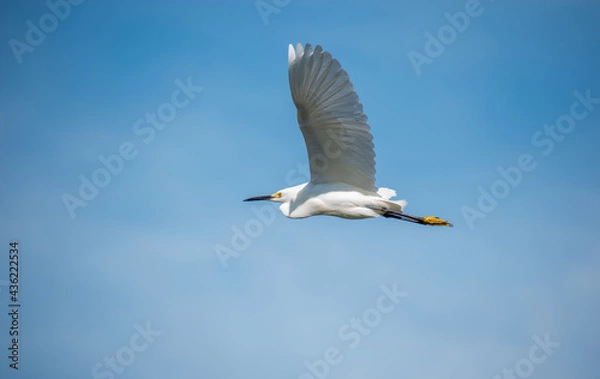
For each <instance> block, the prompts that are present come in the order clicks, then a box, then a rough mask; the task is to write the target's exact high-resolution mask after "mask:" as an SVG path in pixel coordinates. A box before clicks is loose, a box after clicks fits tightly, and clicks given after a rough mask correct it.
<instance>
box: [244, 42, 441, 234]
mask: <svg viewBox="0 0 600 379" xmlns="http://www.w3.org/2000/svg"><path fill="white" fill-rule="evenodd" d="M288 71H289V80H290V89H291V92H292V99H293V100H294V104H295V105H296V108H297V109H298V123H299V124H300V130H301V131H302V134H303V135H304V141H305V142H306V149H307V150H308V159H309V164H310V181H309V182H307V183H304V184H300V185H298V186H295V187H290V188H285V189H282V190H280V191H277V192H275V193H274V194H272V195H267V196H257V197H251V198H248V199H245V200H244V201H256V200H269V201H273V202H276V203H281V205H280V206H279V209H280V210H281V213H283V215H284V216H286V217H289V218H305V217H310V216H316V215H329V216H337V217H342V218H348V219H362V218H372V217H379V216H384V217H392V218H397V219H400V220H405V221H410V222H414V223H419V224H424V225H440V226H452V224H450V223H449V222H448V221H445V220H442V219H440V218H438V217H435V216H425V217H416V216H410V215H407V214H405V213H403V211H404V207H405V206H406V201H405V200H392V198H393V197H394V196H396V191H394V190H392V189H388V188H377V186H375V152H374V150H373V147H374V146H373V142H372V141H373V136H372V135H371V133H370V129H371V128H370V127H369V125H368V124H367V116H366V115H365V114H364V113H363V107H362V104H361V103H360V102H359V99H358V95H357V94H356V92H355V91H354V87H353V86H352V83H351V82H350V78H349V77H348V74H347V73H346V71H345V70H344V69H342V66H341V65H340V63H339V62H338V61H337V60H336V59H333V58H332V57H331V54H329V53H328V52H324V51H323V49H322V48H321V46H317V47H316V48H315V49H314V50H313V49H312V47H311V45H310V44H306V47H304V48H303V47H302V45H301V44H300V43H298V44H297V46H296V49H294V47H293V46H292V45H289V52H288Z"/></svg>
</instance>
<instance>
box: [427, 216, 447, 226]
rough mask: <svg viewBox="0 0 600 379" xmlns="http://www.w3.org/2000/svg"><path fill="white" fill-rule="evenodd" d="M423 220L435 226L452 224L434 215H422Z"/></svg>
mask: <svg viewBox="0 0 600 379" xmlns="http://www.w3.org/2000/svg"><path fill="white" fill-rule="evenodd" d="M423 221H424V222H425V223H426V224H427V225H437V226H450V227H451V226H452V224H451V223H449V222H448V221H446V220H442V219H441V218H439V217H435V216H424V217H423Z"/></svg>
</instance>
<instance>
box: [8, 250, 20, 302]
mask: <svg viewBox="0 0 600 379" xmlns="http://www.w3.org/2000/svg"><path fill="white" fill-rule="evenodd" d="M9 245H10V250H9V251H8V273H9V274H8V275H9V276H8V279H9V281H10V286H9V289H8V291H9V293H10V296H11V299H10V300H11V302H13V303H16V302H17V300H18V294H19V243H18V242H16V241H13V242H10V243H9Z"/></svg>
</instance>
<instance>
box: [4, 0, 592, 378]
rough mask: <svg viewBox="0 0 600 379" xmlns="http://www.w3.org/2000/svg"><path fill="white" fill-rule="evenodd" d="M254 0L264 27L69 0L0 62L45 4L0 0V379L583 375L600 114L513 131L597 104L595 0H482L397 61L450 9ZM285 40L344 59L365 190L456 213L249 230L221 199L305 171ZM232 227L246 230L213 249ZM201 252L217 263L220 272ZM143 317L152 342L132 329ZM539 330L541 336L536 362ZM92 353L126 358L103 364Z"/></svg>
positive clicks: (424, 210) (241, 208)
mask: <svg viewBox="0 0 600 379" xmlns="http://www.w3.org/2000/svg"><path fill="white" fill-rule="evenodd" d="M265 2H266V3H268V4H274V3H275V4H279V6H280V7H279V8H280V9H279V8H277V9H278V11H279V12H278V13H271V14H269V15H268V16H266V17H267V18H266V20H267V21H268V24H265V22H264V20H263V18H261V15H260V13H259V11H258V10H257V8H256V6H255V3H254V2H252V1H221V2H218V3H217V2H214V3H211V4H204V2H196V4H193V3H194V2H187V1H183V0H178V1H175V2H170V3H169V4H166V3H164V2H158V1H151V2H145V3H144V4H141V3H140V2H133V1H119V2H94V1H90V0H88V1H85V2H82V3H81V4H80V5H76V6H74V5H73V6H70V11H69V12H68V13H69V14H68V15H67V16H65V17H63V18H64V20H60V21H58V22H57V27H56V30H54V31H51V32H48V33H47V35H46V37H45V39H44V40H43V41H42V42H41V43H38V42H36V41H34V43H36V44H37V46H30V47H29V51H25V52H20V53H17V54H15V52H14V51H13V49H12V48H11V46H12V45H11V42H9V41H11V40H18V41H20V43H21V44H25V43H27V33H28V28H29V26H28V24H27V21H28V20H31V22H32V24H34V25H39V21H40V18H41V17H44V15H46V14H48V13H49V12H50V10H49V8H48V6H47V5H45V4H44V3H43V2H33V1H23V2H17V1H11V2H3V4H2V5H1V8H2V12H0V35H1V37H2V38H1V41H3V43H4V48H3V49H2V50H1V52H0V67H1V70H0V80H1V83H2V87H1V91H0V150H1V151H2V159H1V160H0V172H1V173H2V176H1V177H2V181H1V182H0V214H1V215H2V217H1V218H0V241H1V242H2V244H4V246H5V248H4V249H5V251H6V253H4V254H1V255H3V256H5V258H3V259H1V260H0V299H1V304H2V306H1V308H2V316H0V346H2V351H4V352H6V351H7V350H5V349H6V348H8V347H9V335H8V331H9V327H10V319H9V318H8V316H7V310H8V307H7V304H8V300H9V299H8V286H7V285H6V281H5V280H6V279H7V277H8V258H7V255H8V249H9V246H8V242H10V241H12V240H18V241H19V246H20V259H21V260H20V270H21V274H20V302H21V303H22V307H21V310H20V312H21V314H20V319H19V322H20V333H21V335H20V340H19V343H20V348H19V349H20V359H21V360H20V369H19V371H18V372H15V371H14V370H11V369H9V368H8V364H9V361H8V359H5V358H4V356H5V355H6V353H3V354H2V358H0V376H2V377H3V378H5V377H6V378H41V377H46V378H54V377H61V378H85V377H92V378H93V377H105V378H109V377H115V378H166V377H173V378H182V379H185V378H198V377H202V378H255V377H261V378H300V377H304V378H310V377H315V378H316V377H318V376H319V375H320V376H321V377H327V378H398V377H405V378H438V379H439V378H456V377H461V378H494V377H496V376H497V375H500V376H499V377H503V375H504V377H510V376H506V375H508V374H504V373H503V369H507V370H515V376H516V377H519V375H521V377H523V375H524V374H523V373H524V372H525V373H528V374H531V377H538V378H549V379H552V378H564V377H578V378H596V377H598V375H599V373H600V367H599V364H598V361H597V357H598V353H599V352H600V349H599V348H598V346H599V342H598V341H599V340H600V330H599V329H598V327H597V321H598V319H599V316H600V241H599V238H598V227H599V226H600V222H599V221H598V219H597V217H598V216H597V215H598V212H599V211H600V187H599V184H600V173H599V171H598V169H597V162H598V158H599V153H598V149H597V141H598V139H599V138H600V130H599V128H598V126H599V125H600V104H598V105H594V104H593V103H590V104H587V106H588V107H589V108H586V106H585V105H583V104H581V103H580V105H577V106H575V107H576V109H577V112H579V113H577V114H578V115H580V116H581V117H579V118H580V119H579V120H576V122H575V123H574V126H572V127H570V129H569V131H568V132H565V133H561V134H560V135H558V137H557V138H558V139H560V142H558V141H557V140H554V142H552V143H553V149H552V151H551V152H550V153H548V154H544V150H545V148H546V147H547V146H548V145H547V144H548V143H550V142H548V141H549V138H551V137H549V136H548V135H545V134H544V135H541V137H540V136H538V138H541V139H544V140H545V141H546V142H545V143H546V145H544V146H545V147H541V146H540V143H541V142H540V141H541V140H540V139H538V140H537V142H535V141H534V140H535V138H534V136H536V133H538V132H539V131H541V132H542V133H544V125H546V124H548V125H552V124H554V123H555V121H556V120H557V119H559V118H561V117H562V120H567V121H568V120H569V117H572V116H570V115H571V107H572V104H573V103H574V102H577V101H579V100H578V97H577V96H576V95H574V93H575V92H576V91H578V93H579V94H582V95H583V96H585V94H586V91H589V94H590V95H589V96H591V97H592V98H600V76H599V75H598V72H597V69H598V67H600V54H599V50H598V43H597V42H598V38H599V37H600V28H599V27H598V17H599V16H600V3H599V2H598V1H596V0H578V1H571V0H548V1H542V0H532V1H527V2H517V1H508V0H506V1H495V2H491V1H489V0H482V2H481V3H480V5H479V8H477V9H479V13H480V15H479V16H477V17H470V18H469V25H468V26H467V27H466V28H465V30H464V31H463V32H457V33H456V37H455V38H454V40H453V41H451V42H450V43H449V44H448V45H446V46H445V48H444V51H443V52H442V53H441V54H440V55H439V56H437V57H434V58H431V61H430V64H425V65H423V66H422V67H420V70H421V72H420V75H418V74H417V70H416V69H415V67H413V65H412V64H411V61H410V60H409V58H408V54H409V52H411V51H414V52H417V53H420V54H425V53H426V52H425V44H426V41H427V40H426V37H425V33H431V34H432V35H437V33H438V31H439V30H440V28H443V27H445V26H447V25H448V24H449V21H448V19H447V18H445V16H444V15H445V13H446V12H449V13H451V14H455V13H456V12H459V11H465V6H466V3H469V2H468V1H463V0H460V1H454V0H453V1H429V2H427V3H426V4H425V3H424V2H407V1H399V2H380V3H379V4H373V3H372V2H367V1H362V2H353V4H352V5H349V4H348V2H342V1H337V0H328V1H326V2H323V1H316V0H314V1H295V0H292V1H291V2H286V1H279V2H272V1H271V0H265ZM468 6H469V7H472V6H475V5H473V4H471V5H468ZM60 9H61V10H59V12H63V13H65V12H66V10H65V9H66V8H65V7H64V6H63V8H60ZM48 20H50V21H48ZM46 22H52V20H51V19H50V18H48V17H46ZM49 25H50V27H52V26H53V25H51V24H49ZM38 27H39V26H38ZM32 38H34V37H32ZM296 42H303V43H305V42H310V43H312V44H321V45H322V46H323V47H324V48H325V50H327V51H330V52H331V53H332V55H333V56H334V57H335V58H337V59H338V60H339V61H340V62H341V64H342V66H343V67H344V68H345V69H346V70H347V71H348V73H349V75H350V77H351V80H352V82H353V84H354V86H355V89H356V90H357V92H358V94H359V96H360V99H361V102H362V103H363V105H364V109H365V112H366V114H367V115H368V116H369V123H370V125H371V127H372V131H373V135H374V143H375V148H376V153H377V158H376V159H377V183H378V184H379V185H380V186H384V187H390V188H394V189H396V190H397V192H398V195H399V197H400V198H405V199H407V200H408V203H409V204H408V207H407V209H406V211H407V213H409V214H415V215H428V214H434V215H438V216H441V217H444V218H446V219H449V220H451V221H452V222H454V224H455V227H454V228H453V229H446V228H424V227H421V226H419V225H413V224H408V223H404V222H401V221H397V220H388V219H376V220H363V221H348V220H341V219H335V218H330V217H315V218H311V219H306V220H301V221H298V220H288V219H285V218H284V217H283V216H281V215H280V214H277V216H276V218H275V220H274V221H272V222H271V221H270V220H267V221H268V222H267V223H266V224H265V223H264V222H263V221H260V220H258V219H257V217H256V214H255V213H254V211H257V210H258V211H262V212H264V214H265V215H271V213H270V212H271V211H272V209H274V208H273V207H272V206H268V205H263V206H262V207H261V205H250V204H246V203H242V202H241V200H242V199H244V198H246V197H249V196H254V195H261V194H267V193H272V192H275V191H277V190H279V189H281V188H284V187H287V186H289V185H291V184H296V183H299V180H300V179H301V177H302V175H300V174H299V173H298V172H299V171H297V167H298V165H302V164H305V163H306V153H305V147H304V144H303V141H302V136H301V133H300V131H299V129H298V127H297V124H296V115H295V109H294V106H293V103H292V101H291V98H290V95H289V88H288V79H287V45H288V44H289V43H296ZM15 43H16V42H14V41H13V42H12V44H13V45H14V44H15ZM19 46H21V47H22V46H23V45H19ZM19 60H20V61H21V62H20V63H19ZM177 81H179V82H177ZM177 83H179V84H177ZM182 83H183V84H182ZM181 85H183V86H186V85H187V86H188V92H189V93H190V96H189V97H186V95H185V93H184V92H183V91H181ZM190 85H191V86H192V87H193V88H194V90H192V91H191V92H190V90H189V88H190ZM200 87H201V88H202V89H201V90H200V89H199V88H200ZM173 99H175V102H177V103H178V104H183V102H185V105H183V106H181V107H178V108H177V107H175V106H174V105H173ZM161 109H162V112H163V114H168V115H169V117H170V115H171V114H169V113H168V112H169V111H170V112H173V111H174V112H175V113H174V114H173V116H172V120H171V119H169V120H170V121H168V122H164V123H161V124H160V125H161V126H160V129H161V130H158V129H157V128H155V127H154V126H152V125H151V124H150V123H149V122H148V121H146V114H148V113H150V114H155V113H157V112H158V111H160V110H161ZM164 112H167V113H164ZM584 113H585V115H584V116H583V114H584ZM140 119H141V121H140V122H138V120H140ZM136 125H137V126H136ZM565 125H567V126H568V124H565ZM142 128H143V129H142ZM148 128H152V129H150V130H153V132H150V131H149V129H148ZM150 133H153V134H152V135H153V138H149V136H150ZM532 138H533V139H534V140H532ZM145 140H146V142H145ZM536 143H537V144H536ZM123 145H126V148H125V150H127V149H129V150H127V151H128V153H126V154H125V155H128V156H129V157H130V158H131V159H123V164H122V167H120V169H119V170H115V172H116V174H110V183H108V184H107V185H106V186H105V187H104V188H100V189H99V190H98V193H97V194H95V196H92V195H90V197H92V198H91V200H89V201H86V206H85V207H77V208H76V209H74V217H71V215H70V213H69V211H68V210H67V208H66V207H65V205H64V197H65V194H70V195H73V196H80V195H79V189H80V185H81V180H82V179H81V177H84V178H86V179H85V180H92V177H93V175H94V172H96V171H97V170H98V169H101V168H103V167H104V166H103V164H102V163H101V162H100V161H99V156H103V157H105V158H107V159H109V158H108V157H110V156H112V155H114V154H118V153H119V150H120V149H122V146H123ZM131 149H133V150H131ZM523 154H529V156H530V160H531V162H530V163H529V166H528V167H531V166H535V168H534V169H533V170H530V171H528V172H522V176H521V179H519V180H518V181H517V182H518V183H517V185H515V186H514V187H512V186H509V187H506V188H508V193H507V194H506V196H504V195H503V196H502V197H503V198H501V199H495V201H496V202H497V204H496V205H495V206H494V207H491V208H493V209H489V208H486V209H485V211H482V209H481V207H479V208H478V204H477V203H478V201H479V197H480V196H481V195H480V193H481V192H480V188H481V189H483V190H484V191H486V192H487V193H492V190H493V188H496V193H498V192H497V191H501V190H502V188H503V187H502V186H503V184H502V181H503V180H504V179H503V177H502V176H501V174H500V173H499V171H498V168H499V167H502V168H504V169H508V168H509V167H512V166H517V165H518V160H519V157H520V156H522V155H523ZM133 155H134V156H133ZM132 156H133V157H132ZM117 160H118V159H117ZM118 166H119V165H117V166H116V167H117V168H119V167H118ZM294 170H296V171H294ZM97 175H100V176H99V177H98V178H100V179H98V178H97V179H98V180H106V179H103V178H101V174H97ZM495 183H496V184H495ZM497 183H500V184H497ZM494 186H495V187H494ZM487 196H494V195H487ZM80 201H83V200H80ZM488 201H489V199H488ZM79 204H80V203H79ZM253 206H255V207H258V208H253ZM465 207H470V209H472V210H473V211H476V212H480V213H478V215H479V216H478V217H477V218H475V219H473V218H471V221H469V217H465V215H464V212H465V209H466V208H465ZM471 214H473V213H471ZM257 220H258V221H257ZM248 225H250V226H248ZM248 227H250V228H258V229H259V230H256V229H251V233H252V232H253V231H254V234H253V237H247V240H246V243H245V245H244V246H241V249H237V250H236V249H235V247H234V246H232V237H233V236H234V233H235V230H238V229H236V228H240V230H245V228H248ZM244 233H246V232H244ZM237 242H240V241H237ZM242 242H243V241H242ZM219 246H222V247H224V248H226V249H229V250H228V251H230V252H234V253H236V254H238V256H237V257H235V258H230V259H228V260H227V267H226V268H224V266H223V265H222V264H221V261H220V260H219V259H218V257H217V255H216V253H215V252H216V251H218V250H219V249H221V250H223V248H219ZM239 247H240V246H238V248H239ZM2 280H4V281H2ZM393 285H396V286H397V288H400V289H401V290H402V291H404V292H406V293H407V296H406V297H405V298H402V299H401V300H400V301H399V302H398V303H397V304H395V307H394V308H393V311H391V312H389V313H387V314H380V315H381V319H380V320H379V321H378V322H376V323H375V324H376V325H374V326H373V327H372V328H371V329H370V332H369V334H368V335H364V336H362V338H361V340H360V344H358V346H355V347H351V346H349V344H348V341H347V340H344V339H343V338H342V337H341V336H340V334H339V331H340V329H343V328H344V326H345V325H347V324H349V323H350V322H351V320H352V319H353V318H355V317H356V318H358V319H361V318H364V317H365V316H364V315H365V314H368V313H369V309H370V308H372V307H375V306H376V304H377V303H378V300H379V299H380V296H382V293H383V292H382V289H381V287H382V286H388V287H392V286H393ZM365 312H366V313H365ZM148 322H150V326H151V329H152V330H156V332H155V334H154V336H153V337H152V336H151V337H149V338H148V339H143V336H142V337H139V331H138V329H139V328H144V327H146V326H147V323H148ZM156 334H158V335H156ZM536 336H537V337H539V338H543V337H544V336H549V338H550V339H551V340H552V341H557V342H556V343H560V347H555V348H554V350H553V352H552V354H549V355H548V356H546V359H545V360H544V361H543V362H541V363H535V362H534V363H531V362H532V358H531V356H530V352H531V349H533V348H535V346H538V348H536V349H537V354H538V356H537V357H538V358H539V357H540V355H539V354H542V353H541V352H542V351H543V350H540V349H541V348H539V345H536V342H535V338H537V337H536ZM140 338H142V339H140ZM132 341H133V342H132ZM140 341H142V342H140ZM144 341H146V342H147V343H145V342H144ZM148 341H150V342H148ZM132 344H133V345H132ZM140 344H141V345H140ZM142 345H143V346H144V347H143V348H140V346H142ZM132 346H133V347H132ZM136 346H137V348H138V350H140V351H137V352H135V351H134V350H132V349H133V348H134V347H136ZM330 347H332V348H335V349H338V350H339V354H338V355H340V356H341V357H343V359H341V362H337V361H336V362H337V363H336V364H333V365H330V366H331V367H329V368H328V369H327V373H326V375H325V373H324V371H321V372H320V373H317V374H314V373H312V374H311V373H310V371H309V369H308V368H307V366H306V365H305V361H308V362H309V366H310V365H311V364H313V363H314V362H318V361H319V360H323V359H324V357H325V355H326V353H325V352H326V351H327V349H328V348H330ZM131 352H134V353H133V354H134V355H133V356H130V355H127V354H129V353H131ZM544 354H545V353H544ZM111 356H113V357H116V358H115V359H116V362H117V363H116V364H119V359H120V361H121V362H125V363H127V364H123V363H121V364H120V366H119V367H118V368H117V369H116V370H115V369H111V368H109V366H107V364H106V363H104V362H105V360H104V359H105V357H111ZM534 357H535V356H534ZM338 358H339V357H338ZM535 359H537V358H534V360H535ZM540 359H541V358H540ZM537 361H539V359H537ZM528 362H529V363H528ZM528 365H530V366H528ZM94 370H96V371H94ZM321 370H325V369H323V368H321ZM523 370H525V371H523ZM527 370H533V371H527ZM94 372H95V373H94ZM94 375H96V376H94Z"/></svg>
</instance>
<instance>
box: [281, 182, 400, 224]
mask: <svg viewBox="0 0 600 379" xmlns="http://www.w3.org/2000/svg"><path fill="white" fill-rule="evenodd" d="M288 190H289V193H290V195H293V193H294V191H295V192H296V194H295V196H294V197H292V200H291V201H286V202H283V203H282V204H281V205H280V207H279V209H280V210H281V213H282V214H283V215H284V216H286V217H289V218H306V217H310V216H316V215H327V216H336V217H341V218H349V219H361V218H371V217H378V216H381V214H382V211H384V210H391V211H395V212H402V207H403V206H404V205H405V204H406V202H405V201H403V200H399V201H393V200H389V194H391V193H393V194H394V195H395V192H394V191H392V190H388V189H387V188H380V190H379V191H378V192H371V193H369V192H366V191H364V190H361V189H360V188H356V187H352V186H349V185H347V184H344V183H331V184H313V183H311V182H308V183H304V184H301V185H299V186H296V187H291V188H288V189H285V190H283V191H282V192H284V191H288Z"/></svg>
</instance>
